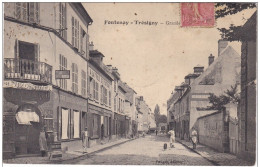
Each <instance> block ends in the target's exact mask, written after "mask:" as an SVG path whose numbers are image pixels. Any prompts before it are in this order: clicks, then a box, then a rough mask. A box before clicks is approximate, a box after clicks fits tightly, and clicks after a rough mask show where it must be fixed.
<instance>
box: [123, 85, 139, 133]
mask: <svg viewBox="0 0 260 167" xmlns="http://www.w3.org/2000/svg"><path fill="white" fill-rule="evenodd" d="M124 85H125V86H124V87H125V90H126V94H125V96H126V100H125V114H126V115H127V116H128V117H129V118H130V122H129V133H128V134H129V135H130V136H133V137H134V136H136V135H137V114H138V111H137V110H136V101H135V98H136V97H137V93H136V92H135V90H134V89H132V88H131V87H130V86H129V85H127V84H126V83H124Z"/></svg>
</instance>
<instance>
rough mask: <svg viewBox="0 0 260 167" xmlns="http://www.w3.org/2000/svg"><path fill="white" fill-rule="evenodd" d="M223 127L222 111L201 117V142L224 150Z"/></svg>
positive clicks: (199, 125)
mask: <svg viewBox="0 0 260 167" xmlns="http://www.w3.org/2000/svg"><path fill="white" fill-rule="evenodd" d="M223 128H224V124H223V113H222V112H220V113H217V114H213V115H209V116H205V117H202V118H199V119H198V132H199V143H201V144H204V145H207V146H209V147H212V148H214V149H216V150H218V151H220V152H223V151H224V148H223V139H222V135H223V133H224V131H223Z"/></svg>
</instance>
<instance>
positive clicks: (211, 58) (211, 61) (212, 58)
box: [209, 54, 214, 66]
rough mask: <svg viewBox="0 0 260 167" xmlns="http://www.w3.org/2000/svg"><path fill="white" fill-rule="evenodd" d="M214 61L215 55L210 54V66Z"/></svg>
mask: <svg viewBox="0 0 260 167" xmlns="http://www.w3.org/2000/svg"><path fill="white" fill-rule="evenodd" d="M213 62H214V56H213V55H212V54H210V56H209V66H210V65H211V64H212V63H213Z"/></svg>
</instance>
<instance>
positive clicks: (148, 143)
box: [64, 135, 213, 166]
mask: <svg viewBox="0 0 260 167" xmlns="http://www.w3.org/2000/svg"><path fill="white" fill-rule="evenodd" d="M166 142H167V143H168V138H167V137H166V136H154V135H148V136H146V137H145V138H139V139H136V140H133V141H130V142H127V143H125V144H122V145H119V146H116V147H113V148H111V149H108V150H105V151H102V152H99V153H96V154H92V155H89V156H84V157H81V158H80V159H76V160H73V161H69V162H68V161H65V162H64V163H66V164H92V165H93V164H99V165H207V166H209V165H213V164H212V163H211V162H209V161H207V160H206V159H204V158H203V157H201V156H200V155H198V154H196V153H194V152H192V151H190V150H188V149H187V148H185V147H184V146H182V145H181V144H180V143H175V148H171V149H170V148H169V146H168V148H167V150H165V151H164V150H163V144H164V143H166ZM168 145H169V143H168Z"/></svg>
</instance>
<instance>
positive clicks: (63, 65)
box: [59, 55, 67, 90]
mask: <svg viewBox="0 0 260 167" xmlns="http://www.w3.org/2000/svg"><path fill="white" fill-rule="evenodd" d="M60 70H67V58H66V57H64V56H63V55H60ZM59 86H60V87H61V88H62V89H64V90H67V80H66V79H60V80H59Z"/></svg>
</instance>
